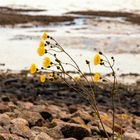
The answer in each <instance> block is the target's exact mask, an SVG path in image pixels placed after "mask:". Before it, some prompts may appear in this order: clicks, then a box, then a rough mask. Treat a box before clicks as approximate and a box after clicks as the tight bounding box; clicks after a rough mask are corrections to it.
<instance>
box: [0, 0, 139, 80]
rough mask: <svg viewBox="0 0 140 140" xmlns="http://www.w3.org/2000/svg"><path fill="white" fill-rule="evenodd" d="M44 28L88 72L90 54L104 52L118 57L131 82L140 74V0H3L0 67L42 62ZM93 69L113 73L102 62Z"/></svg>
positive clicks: (26, 66) (118, 66) (120, 72)
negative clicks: (87, 61)
mask: <svg viewBox="0 0 140 140" xmlns="http://www.w3.org/2000/svg"><path fill="white" fill-rule="evenodd" d="M44 31H46V32H47V33H48V34H49V35H50V36H53V37H54V38H55V39H56V40H57V41H58V42H59V43H60V44H61V45H62V46H63V47H64V49H66V50H67V51H68V52H69V53H70V54H71V55H72V57H73V58H74V59H75V60H76V61H77V63H78V64H79V66H80V67H81V68H82V70H83V71H85V72H87V71H88V70H87V68H86V65H85V59H88V60H90V61H93V56H94V54H95V53H96V52H98V51H102V52H104V53H105V54H106V55H107V56H109V57H111V56H114V57H115V59H116V66H115V69H116V70H117V73H118V75H127V82H132V81H135V80H136V79H137V78H139V74H140V63H139V60H140V0H77V1H75V0H60V1H59V2H58V0H22V1H21V0H0V69H3V70H6V69H11V70H13V71H20V70H23V69H29V66H30V64H31V63H36V64H38V66H40V65H41V62H42V61H41V60H42V58H40V57H39V56H38V55H37V53H36V49H37V47H38V45H39V40H40V36H41V35H42V33H43V32H44ZM61 57H62V58H63V60H65V61H68V60H67V58H65V57H64V56H61ZM92 69H93V72H95V71H100V72H101V73H106V72H108V70H105V69H103V68H102V67H101V66H99V67H97V68H95V67H92ZM68 70H69V69H68ZM130 75H131V76H133V77H132V78H130ZM136 76H137V78H134V77H136ZM128 79H129V80H128Z"/></svg>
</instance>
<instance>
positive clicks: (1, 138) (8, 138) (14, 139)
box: [0, 133, 27, 140]
mask: <svg viewBox="0 0 140 140" xmlns="http://www.w3.org/2000/svg"><path fill="white" fill-rule="evenodd" d="M0 140H27V139H26V138H22V137H20V136H17V135H15V134H8V133H1V134H0Z"/></svg>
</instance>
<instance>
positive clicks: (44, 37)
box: [42, 32, 48, 40]
mask: <svg viewBox="0 0 140 140" xmlns="http://www.w3.org/2000/svg"><path fill="white" fill-rule="evenodd" d="M47 37H48V35H47V33H46V32H44V33H43V35H42V39H43V40H45V39H47Z"/></svg>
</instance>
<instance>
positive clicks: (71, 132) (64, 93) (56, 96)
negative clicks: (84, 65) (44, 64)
mask: <svg viewBox="0 0 140 140" xmlns="http://www.w3.org/2000/svg"><path fill="white" fill-rule="evenodd" d="M138 84H139V83H137V84H134V85H132V86H127V85H122V84H119V85H118V92H119V93H120V98H121V106H119V104H117V102H116V104H117V107H116V125H115V132H118V133H121V132H122V133H123V139H124V140H139V139H140V135H139V131H140V110H139V106H140V103H139V99H140V93H139V91H140V90H139V86H138ZM87 88H88V87H87ZM110 89H111V88H110V85H107V84H103V83H100V84H99V86H97V91H98V95H97V102H98V105H99V110H100V114H101V116H102V118H103V123H104V126H105V129H106V131H107V133H108V135H109V136H111V135H112V130H111V126H112V121H111V119H112V117H111V116H112V115H111V114H112V111H111V107H110V104H111V103H110V95H109V92H110ZM0 101H1V102H0V140H99V139H101V138H103V139H107V138H106V135H105V132H104V130H99V129H98V127H99V126H100V123H99V121H98V119H97V118H96V116H95V115H94V111H93V110H92V109H91V107H90V105H89V104H88V102H87V101H86V100H85V99H83V98H82V97H81V96H80V95H79V94H77V93H75V91H73V90H72V89H70V88H68V87H67V86H66V85H65V84H64V83H63V82H62V81H61V82H60V81H47V82H46V83H45V84H41V83H40V82H39V81H38V77H37V76H34V77H32V76H30V75H28V72H26V71H22V72H21V73H11V72H1V74H0ZM122 113H123V114H127V115H128V118H127V119H124V120H123V121H122V120H121V119H120V115H121V114H122ZM106 116H107V117H106ZM121 126H122V127H121ZM120 131H121V132H120Z"/></svg>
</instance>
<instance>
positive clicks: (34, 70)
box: [30, 64, 37, 74]
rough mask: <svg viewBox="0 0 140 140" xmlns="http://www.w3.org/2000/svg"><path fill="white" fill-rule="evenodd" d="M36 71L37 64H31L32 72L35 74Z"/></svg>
mask: <svg viewBox="0 0 140 140" xmlns="http://www.w3.org/2000/svg"><path fill="white" fill-rule="evenodd" d="M36 71H37V67H36V65H35V64H31V66H30V73H31V74H34V73H35V72H36Z"/></svg>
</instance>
